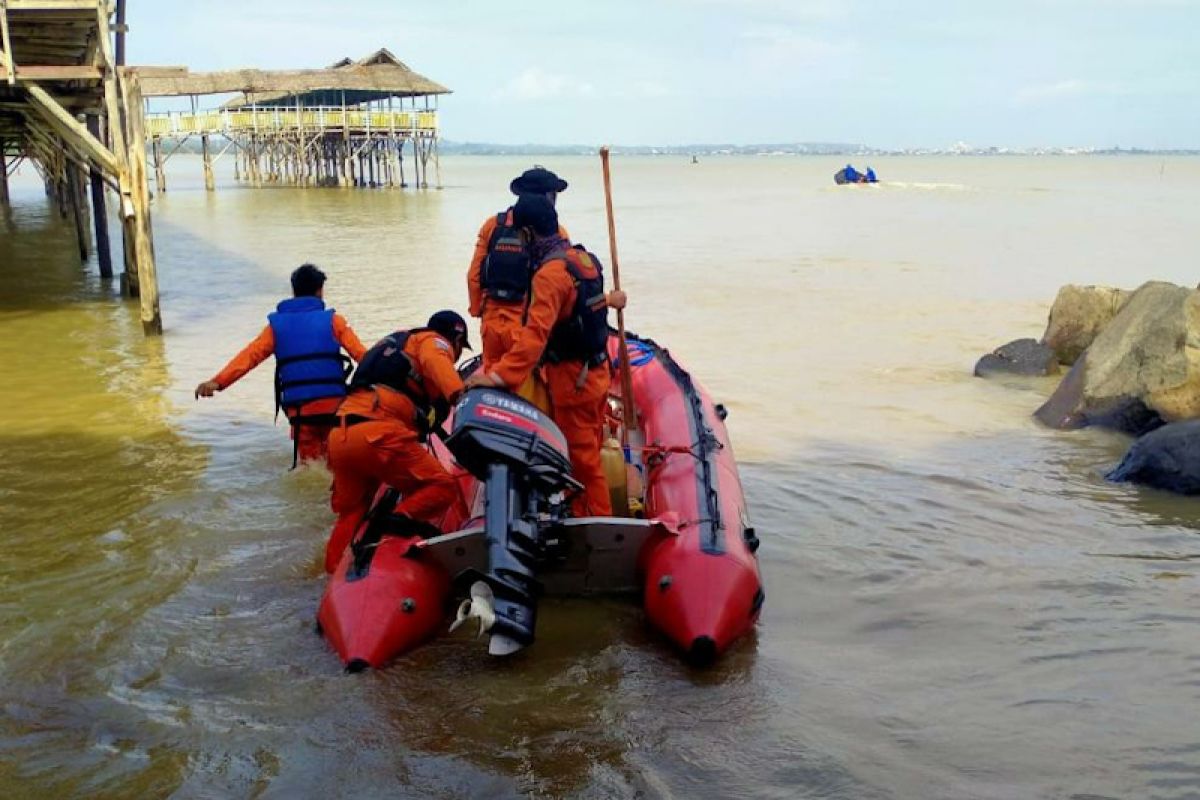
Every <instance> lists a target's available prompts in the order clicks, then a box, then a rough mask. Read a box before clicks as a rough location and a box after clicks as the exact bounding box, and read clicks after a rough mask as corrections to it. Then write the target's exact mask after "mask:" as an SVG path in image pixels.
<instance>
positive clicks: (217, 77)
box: [139, 48, 450, 108]
mask: <svg viewBox="0 0 1200 800" xmlns="http://www.w3.org/2000/svg"><path fill="white" fill-rule="evenodd" d="M139 73H140V74H141V77H142V88H143V92H144V94H145V95H146V96H149V97H165V96H173V95H198V94H222V93H227V92H241V95H240V96H239V97H235V98H234V99H233V100H230V101H229V102H228V103H225V106H224V107H225V108H241V107H243V106H249V105H251V104H254V105H258V106H260V107H261V106H268V107H269V106H272V105H283V106H289V107H291V106H294V105H295V104H296V102H297V100H299V102H300V104H301V105H304V106H317V105H326V106H340V105H342V104H343V102H344V103H345V104H346V105H348V106H351V105H359V104H361V103H366V102H368V101H374V100H384V99H387V98H389V97H424V96H429V95H439V94H449V93H450V90H449V89H447V88H446V87H445V86H442V85H441V84H440V83H436V82H434V81H431V80H430V79H429V78H426V77H425V76H424V75H421V74H420V73H417V72H414V71H412V70H411V69H409V68H408V66H407V65H406V64H404V62H402V61H400V59H398V58H396V56H395V55H393V54H392V53H391V51H389V50H387V49H386V48H380V49H379V50H377V51H375V52H374V53H372V54H371V55H369V56H367V57H366V58H363V59H360V60H358V61H351V60H350V59H348V58H344V59H342V60H341V61H339V62H337V63H336V64H333V65H331V66H330V67H328V68H327V69H302V70H258V69H241V70H230V71H227V72H207V73H192V72H188V71H187V70H179V69H169V68H168V69H161V68H144V69H139ZM343 97H344V100H343Z"/></svg>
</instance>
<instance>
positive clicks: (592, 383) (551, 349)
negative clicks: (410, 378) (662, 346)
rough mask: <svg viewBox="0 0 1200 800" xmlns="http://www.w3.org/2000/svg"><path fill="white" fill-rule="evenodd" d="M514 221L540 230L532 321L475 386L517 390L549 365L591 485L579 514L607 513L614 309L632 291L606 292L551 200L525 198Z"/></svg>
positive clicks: (557, 410) (579, 470) (575, 456)
mask: <svg viewBox="0 0 1200 800" xmlns="http://www.w3.org/2000/svg"><path fill="white" fill-rule="evenodd" d="M513 218H514V222H515V223H516V224H517V225H518V226H520V227H528V228H530V229H531V230H532V232H533V242H532V245H531V248H532V250H531V252H532V256H533V264H534V267H533V268H534V273H533V284H532V289H531V294H532V299H531V301H530V305H529V313H528V321H527V322H526V324H525V325H524V327H522V328H521V329H520V330H519V331H518V332H517V334H516V338H515V340H514V342H513V345H512V347H511V348H510V349H509V350H508V351H507V352H506V353H505V354H504V356H503V357H502V358H501V359H500V360H499V361H498V362H497V363H496V365H495V366H494V367H493V368H492V369H491V370H486V371H485V370H480V371H479V372H477V373H476V374H475V375H473V376H471V378H470V379H469V380H468V381H467V385H468V386H497V387H502V388H507V389H509V390H513V389H516V388H517V387H519V386H520V385H521V384H522V383H523V382H524V381H525V379H526V378H527V377H528V376H529V374H530V373H531V372H532V371H533V370H534V369H535V368H536V367H537V366H538V364H539V363H543V362H544V364H545V366H544V369H545V373H546V382H547V384H548V385H549V390H550V405H551V407H552V410H551V417H552V418H553V419H554V421H555V423H557V424H558V427H559V428H560V429H561V430H562V432H563V435H564V436H565V437H566V439H567V446H568V448H569V449H570V458H571V471H572V473H573V474H574V476H575V478H576V479H577V480H578V481H579V482H580V483H582V484H583V485H584V492H583V493H582V494H580V495H578V496H577V497H576V498H575V500H574V501H573V503H572V511H573V512H574V513H575V515H576V516H587V515H596V516H607V515H610V514H611V513H612V503H611V501H610V499H609V494H608V484H607V482H606V481H605V479H604V470H603V468H602V466H601V461H600V447H601V444H602V442H603V441H604V418H605V407H606V405H607V403H608V387H609V382H610V379H611V374H610V369H609V364H608V308H609V307H610V306H611V307H613V308H624V307H625V293H624V292H620V291H614V292H611V293H610V294H608V295H605V294H604V275H603V273H602V271H601V266H600V262H599V260H598V259H597V258H596V257H595V256H593V255H592V254H591V253H589V252H587V251H586V250H584V249H583V248H582V247H580V246H575V247H572V246H571V245H570V244H569V243H568V242H566V241H565V240H563V238H562V237H561V236H560V235H559V233H558V231H559V228H558V215H557V214H556V213H555V211H554V206H552V205H551V204H550V202H549V201H548V200H547V199H546V198H545V197H542V196H541V195H531V194H529V195H522V196H521V197H520V198H519V199H518V200H517V204H516V206H514V208H513Z"/></svg>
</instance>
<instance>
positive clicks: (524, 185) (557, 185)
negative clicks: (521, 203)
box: [508, 164, 567, 195]
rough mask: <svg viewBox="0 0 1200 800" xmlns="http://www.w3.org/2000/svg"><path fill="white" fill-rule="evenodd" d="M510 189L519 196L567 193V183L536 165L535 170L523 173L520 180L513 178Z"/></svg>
mask: <svg viewBox="0 0 1200 800" xmlns="http://www.w3.org/2000/svg"><path fill="white" fill-rule="evenodd" d="M508 189H509V191H511V192H512V193H513V194H517V195H520V194H546V193H547V192H565V191H566V190H567V182H566V181H564V180H563V179H562V178H560V177H558V176H557V175H555V174H554V173H553V172H551V171H550V170H548V169H546V168H545V167H543V166H540V165H537V164H535V165H534V166H533V169H527V170H525V171H524V172H522V173H521V176H520V177H519V178H513V181H512V183H510V184H509V185H508Z"/></svg>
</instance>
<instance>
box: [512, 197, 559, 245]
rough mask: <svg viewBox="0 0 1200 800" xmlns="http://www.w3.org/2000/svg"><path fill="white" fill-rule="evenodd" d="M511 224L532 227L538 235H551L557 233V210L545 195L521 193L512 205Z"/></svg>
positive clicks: (519, 226)
mask: <svg viewBox="0 0 1200 800" xmlns="http://www.w3.org/2000/svg"><path fill="white" fill-rule="evenodd" d="M513 225H516V226H517V227H518V228H533V232H534V233H536V234H537V235H538V236H553V235H554V234H556V233H558V212H557V211H555V210H554V204H553V203H551V202H550V201H549V200H547V199H546V196H545V195H542V194H523V195H521V196H520V197H518V198H517V202H516V204H515V205H513Z"/></svg>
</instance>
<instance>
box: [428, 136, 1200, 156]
mask: <svg viewBox="0 0 1200 800" xmlns="http://www.w3.org/2000/svg"><path fill="white" fill-rule="evenodd" d="M438 147H439V150H440V152H441V153H442V154H443V155H481V156H522V155H528V156H534V155H537V156H541V155H555V156H566V155H595V153H596V151H597V150H598V149H599V146H598V145H596V146H592V145H533V144H525V145H502V144H486V143H473V142H453V141H446V140H442V141H441V142H439V143H438ZM610 149H611V150H612V152H613V153H614V154H622V155H647V156H731V155H734V156H845V157H854V158H865V157H876V156H1076V155H1101V156H1108V155H1114V156H1115V155H1121V156H1133V155H1136V156H1142V155H1149V156H1197V155H1200V149H1194V150H1193V149H1184V150H1148V149H1142V148H1136V147H1135V148H1124V147H1110V148H1098V147H1028V148H1008V147H971V146H969V145H957V146H955V147H952V148H924V147H918V148H910V149H904V150H887V149H883V148H876V147H866V146H861V145H850V144H833V143H830V144H819V143H818V144H813V143H803V144H750V145H732V144H694V145H672V146H669V147H656V146H652V145H634V146H627V147H622V146H620V145H612V146H610Z"/></svg>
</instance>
